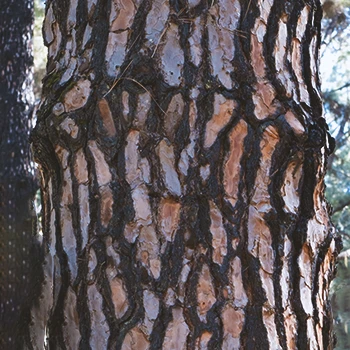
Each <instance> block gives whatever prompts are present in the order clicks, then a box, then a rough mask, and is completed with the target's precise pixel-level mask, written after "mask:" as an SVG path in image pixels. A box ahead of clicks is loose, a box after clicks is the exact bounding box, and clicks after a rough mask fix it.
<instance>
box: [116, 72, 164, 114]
mask: <svg viewBox="0 0 350 350" xmlns="http://www.w3.org/2000/svg"><path fill="white" fill-rule="evenodd" d="M120 79H124V80H130V81H133V82H134V83H135V84H137V85H139V86H140V87H142V89H144V90H145V91H146V92H148V93H149V95H150V96H151V98H152V100H153V101H154V103H155V104H156V105H157V106H158V108H159V109H160V110H161V111H162V112H163V113H164V114H166V112H164V111H163V109H162V107H161V106H160V105H159V104H158V102H157V101H156V100H155V98H154V97H153V96H152V94H151V93H150V92H149V91H148V90H147V89H146V88H145V87H144V86H143V85H142V84H141V83H140V82H138V81H137V80H135V79H133V78H126V77H125V78H120Z"/></svg>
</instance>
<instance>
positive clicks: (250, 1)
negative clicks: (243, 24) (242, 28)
mask: <svg viewBox="0 0 350 350" xmlns="http://www.w3.org/2000/svg"><path fill="white" fill-rule="evenodd" d="M251 3H252V0H249V4H248V7H247V11H246V13H245V15H244V18H243V20H245V18H246V17H247V14H248V12H249V8H250V4H251Z"/></svg>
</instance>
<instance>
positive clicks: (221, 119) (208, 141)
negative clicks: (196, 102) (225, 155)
mask: <svg viewBox="0 0 350 350" xmlns="http://www.w3.org/2000/svg"><path fill="white" fill-rule="evenodd" d="M235 107H236V102H235V101H233V100H227V99H226V98H225V97H223V96H222V95H219V94H215V102H214V115H213V117H212V118H211V119H210V120H209V122H208V123H207V126H206V129H205V137H204V147H205V148H209V147H211V146H212V145H213V143H214V142H215V140H216V138H217V136H218V133H219V132H220V131H221V130H222V129H223V128H224V127H225V126H226V125H227V124H228V122H229V121H230V120H231V117H232V112H233V109H234V108H235Z"/></svg>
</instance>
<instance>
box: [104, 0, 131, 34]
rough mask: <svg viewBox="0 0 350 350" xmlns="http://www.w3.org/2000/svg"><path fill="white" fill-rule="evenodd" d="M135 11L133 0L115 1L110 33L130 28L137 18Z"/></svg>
mask: <svg viewBox="0 0 350 350" xmlns="http://www.w3.org/2000/svg"><path fill="white" fill-rule="evenodd" d="M135 10H136V9H135V5H134V3H133V1H132V0H113V2H112V11H111V16H110V22H111V27H110V31H111V32H114V31H117V30H125V29H128V28H130V27H131V25H132V22H133V19H134V16H135Z"/></svg>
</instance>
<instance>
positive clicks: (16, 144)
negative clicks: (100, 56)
mask: <svg viewBox="0 0 350 350" xmlns="http://www.w3.org/2000/svg"><path fill="white" fill-rule="evenodd" d="M32 26H33V1H31V0H21V1H18V0H4V1H2V2H1V7H0V113H1V117H0V348H1V349H14V345H13V344H14V343H13V342H14V340H15V330H16V327H17V323H18V321H19V319H20V310H21V307H22V306H23V304H24V303H25V300H26V298H27V296H28V291H29V280H30V271H31V270H32V269H33V266H32V265H31V264H30V262H29V259H30V256H29V255H30V251H31V242H32V232H33V222H34V219H35V215H34V213H33V203H32V201H33V199H34V194H35V190H36V189H35V181H34V178H35V176H34V163H33V161H32V160H31V158H30V151H29V133H30V129H31V118H32V114H33V107H34V95H33V57H32Z"/></svg>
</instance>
